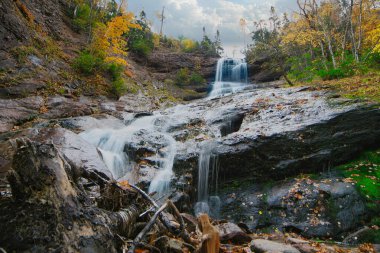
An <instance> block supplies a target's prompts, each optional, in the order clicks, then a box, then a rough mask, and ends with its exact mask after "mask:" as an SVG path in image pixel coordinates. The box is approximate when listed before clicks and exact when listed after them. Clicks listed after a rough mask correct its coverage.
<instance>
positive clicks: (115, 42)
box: [90, 13, 141, 65]
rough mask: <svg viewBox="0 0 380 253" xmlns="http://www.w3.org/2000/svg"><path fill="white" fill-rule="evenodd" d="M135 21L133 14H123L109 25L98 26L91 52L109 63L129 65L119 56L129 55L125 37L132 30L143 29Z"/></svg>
mask: <svg viewBox="0 0 380 253" xmlns="http://www.w3.org/2000/svg"><path fill="white" fill-rule="evenodd" d="M133 20H134V15H133V13H122V15H121V16H117V17H114V18H113V19H112V20H111V21H109V22H108V23H107V25H104V24H97V25H96V27H95V28H94V34H93V41H92V43H91V45H90V49H91V51H92V52H93V53H94V54H96V55H98V56H99V57H101V58H106V60H107V61H114V62H115V61H116V62H120V63H121V64H122V65H127V63H126V61H125V60H123V59H121V58H120V57H117V55H122V56H126V54H127V53H126V46H127V42H126V40H125V38H124V37H123V35H125V34H128V32H129V31H130V29H131V28H137V29H141V27H140V26H139V25H138V24H135V23H133ZM116 58H118V59H116Z"/></svg>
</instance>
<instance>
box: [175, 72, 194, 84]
mask: <svg viewBox="0 0 380 253" xmlns="http://www.w3.org/2000/svg"><path fill="white" fill-rule="evenodd" d="M189 76H190V71H189V69H188V68H182V69H180V70H178V72H177V75H176V78H175V83H176V84H177V85H186V84H188V82H189Z"/></svg>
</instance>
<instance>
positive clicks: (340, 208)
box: [221, 172, 370, 239]
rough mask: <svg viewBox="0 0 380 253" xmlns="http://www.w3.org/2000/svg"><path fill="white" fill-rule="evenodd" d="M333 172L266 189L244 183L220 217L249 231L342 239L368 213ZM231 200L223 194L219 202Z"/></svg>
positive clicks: (275, 184) (353, 188) (350, 186)
mask: <svg viewBox="0 0 380 253" xmlns="http://www.w3.org/2000/svg"><path fill="white" fill-rule="evenodd" d="M333 173H334V172H332V173H329V174H328V173H326V174H322V175H320V177H321V178H320V179H318V180H316V179H314V180H312V179H307V178H305V179H289V180H286V181H278V182H273V183H271V186H270V188H269V189H266V187H268V186H266V185H265V184H263V185H260V184H259V183H256V186H255V187H252V186H250V185H247V184H243V185H244V186H240V187H239V189H234V191H235V200H234V201H233V202H230V203H228V204H224V205H222V215H223V216H230V217H231V219H232V220H233V221H244V222H245V223H246V224H247V225H248V226H249V228H250V229H251V230H257V229H262V228H277V229H279V230H281V231H285V232H296V233H299V234H301V235H302V236H305V237H308V238H310V237H314V238H315V237H320V238H330V237H332V238H335V239H341V237H340V235H341V234H343V233H345V232H348V231H351V230H353V229H355V228H356V227H357V226H360V224H361V223H362V222H363V221H364V220H366V219H367V218H366V217H367V216H368V215H370V212H369V211H368V210H367V209H366V207H365V202H364V200H363V199H362V197H361V195H360V194H359V193H358V192H357V190H356V188H355V187H354V186H353V185H352V184H351V183H348V182H344V181H343V180H342V178H339V177H336V176H332V174H333ZM338 188H342V190H339V191H338V190H337V189H338ZM230 198H231V197H230V194H223V195H222V196H221V200H222V201H221V202H222V203H227V201H228V200H229V199H230ZM242 203H247V204H245V205H242Z"/></svg>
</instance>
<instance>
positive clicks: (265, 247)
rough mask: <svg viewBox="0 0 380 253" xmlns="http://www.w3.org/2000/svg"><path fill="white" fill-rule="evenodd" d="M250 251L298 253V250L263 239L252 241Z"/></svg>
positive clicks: (259, 252)
mask: <svg viewBox="0 0 380 253" xmlns="http://www.w3.org/2000/svg"><path fill="white" fill-rule="evenodd" d="M251 250H253V251H254V252H257V253H300V251H299V250H297V249H296V248H294V247H292V246H290V245H286V244H284V243H278V242H273V241H269V240H264V239H256V240H253V241H252V242H251Z"/></svg>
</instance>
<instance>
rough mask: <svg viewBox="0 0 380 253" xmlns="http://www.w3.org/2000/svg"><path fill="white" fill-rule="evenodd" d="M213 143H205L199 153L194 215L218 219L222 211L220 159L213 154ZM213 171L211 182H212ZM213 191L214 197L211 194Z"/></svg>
mask: <svg viewBox="0 0 380 253" xmlns="http://www.w3.org/2000/svg"><path fill="white" fill-rule="evenodd" d="M213 147H214V143H213V142H205V143H203V146H202V147H201V150H200V152H199V160H198V187H197V191H198V200H197V203H196V204H195V206H194V213H195V214H196V215H198V214H200V213H207V214H209V215H211V216H212V217H214V218H218V216H219V211H220V199H219V197H218V196H217V191H218V172H219V162H218V157H217V156H216V155H214V154H213V153H212V149H213ZM210 170H211V181H210ZM210 191H212V194H214V195H213V196H210V195H209V193H210Z"/></svg>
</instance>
